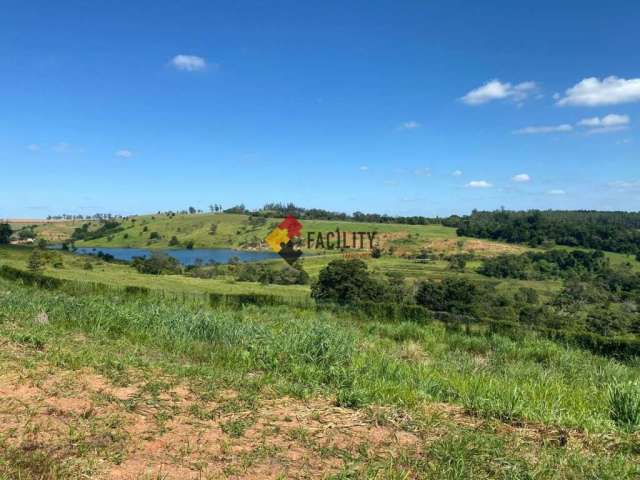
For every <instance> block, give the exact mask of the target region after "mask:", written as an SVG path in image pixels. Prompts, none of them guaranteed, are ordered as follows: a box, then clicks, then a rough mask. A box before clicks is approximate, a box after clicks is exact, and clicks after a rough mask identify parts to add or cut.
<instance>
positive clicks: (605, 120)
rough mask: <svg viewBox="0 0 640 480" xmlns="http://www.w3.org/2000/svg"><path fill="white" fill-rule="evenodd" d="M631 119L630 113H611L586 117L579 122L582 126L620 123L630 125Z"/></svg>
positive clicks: (605, 125)
mask: <svg viewBox="0 0 640 480" xmlns="http://www.w3.org/2000/svg"><path fill="white" fill-rule="evenodd" d="M630 121H631V119H630V118H629V116H628V115H617V114H615V113H610V114H609V115H605V116H604V117H601V118H598V117H591V118H584V119H582V120H580V121H579V122H578V125H580V126H582V127H618V126H620V125H628V124H629V122H630Z"/></svg>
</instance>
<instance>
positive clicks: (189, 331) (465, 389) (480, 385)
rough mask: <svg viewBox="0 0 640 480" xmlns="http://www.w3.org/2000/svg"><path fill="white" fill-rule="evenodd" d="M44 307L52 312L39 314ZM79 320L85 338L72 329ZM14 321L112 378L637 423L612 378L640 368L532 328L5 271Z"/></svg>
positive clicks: (599, 426) (2, 292) (43, 343)
mask: <svg viewBox="0 0 640 480" xmlns="http://www.w3.org/2000/svg"><path fill="white" fill-rule="evenodd" d="M42 311H44V312H46V313H47V314H48V317H49V323H48V324H47V325H36V324H35V322H34V321H33V320H34V318H36V316H37V315H38V314H39V313H40V312H42ZM78 330H81V331H83V332H84V333H85V336H86V337H87V339H88V340H87V341H86V343H82V342H80V343H78V342H77V341H74V340H73V338H74V337H72V336H70V335H69V332H70V331H78ZM3 332H4V334H5V335H7V336H10V337H11V338H12V339H13V340H14V341H16V342H19V343H20V342H23V343H28V344H29V345H38V346H39V348H40V349H42V350H43V352H44V355H46V356H47V358H49V359H50V360H51V361H53V362H56V363H58V364H61V365H64V366H66V367H71V368H80V367H83V366H92V367H95V368H97V369H99V370H100V371H103V372H104V373H106V374H108V375H111V376H114V377H120V376H124V375H126V372H127V370H128V369H132V368H133V369H135V368H139V367H148V366H149V365H156V366H158V367H159V368H160V367H161V368H163V369H165V370H167V371H170V372H172V373H173V374H176V375H181V376H186V377H190V378H192V379H194V381H197V382H200V383H202V384H206V385H207V386H208V388H221V387H231V388H237V389H239V390H242V389H247V388H250V389H254V390H255V389H262V388H265V387H268V388H269V389H275V390H276V391H277V392H280V393H283V394H291V395H296V396H301V397H304V396H307V395H311V394H314V393H318V394H321V395H325V396H329V397H333V398H334V399H335V400H336V401H337V402H338V403H339V404H341V405H345V406H361V405H366V404H387V405H397V406H403V407H413V406H417V405H420V404H422V403H424V402H428V401H432V400H436V401H444V402H452V403H456V404H459V405H461V406H463V407H464V408H465V409H466V410H467V411H468V412H469V413H471V414H473V415H478V416H483V417H487V418H498V419H501V420H503V421H509V422H513V421H517V422H520V421H533V422H544V423H548V424H553V425H558V426H563V427H579V428H585V429H589V430H591V431H610V430H611V429H612V428H615V426H616V425H618V426H619V428H623V427H624V425H626V424H625V423H624V421H623V422H622V423H621V422H620V421H619V420H617V418H618V416H615V417H614V416H613V415H611V408H612V407H611V400H610V398H609V395H608V393H607V392H608V388H609V385H619V384H625V383H626V382H628V381H631V380H633V379H634V378H637V377H638V374H639V373H640V369H639V368H638V367H637V366H633V365H631V364H628V363H621V362H618V361H615V360H612V359H607V358H603V357H599V356H596V355H593V354H590V353H588V352H585V351H581V350H577V349H571V348H568V347H565V346H561V345H559V344H557V343H554V342H552V341H549V340H542V339H539V338H535V337H525V338H522V339H511V338H506V337H503V336H500V335H496V334H489V333H485V334H482V335H468V334H465V333H463V332H456V331H448V330H447V329H445V328H444V327H443V326H441V325H438V324H429V325H425V326H419V325H416V324H414V323H410V322H399V323H394V324H385V323H380V322H366V321H354V319H353V318H352V317H350V316H344V317H343V316H341V315H340V314H334V313H329V312H316V311H312V310H308V309H298V308H295V307H291V306H265V307H255V306H251V307H243V308H241V309H228V308H226V307H220V308H216V309H209V308H203V306H202V303H201V302H197V301H189V300H188V299H185V300H183V301H176V300H174V299H161V298H145V297H141V296H127V295H108V294H85V295H81V296H75V295H71V294H67V293H64V292H59V291H43V290H38V289H33V288H28V287H21V286H16V285H15V284H11V283H8V282H5V281H0V333H3ZM26 334H28V335H29V342H26V341H25V338H27V337H25V336H24V335H26ZM21 335H22V337H21ZM625 395H626V394H625ZM617 397H620V398H630V397H628V395H627V396H626V397H625V396H624V395H622V396H620V395H618V396H617ZM617 397H616V398H617ZM625 402H627V400H616V405H620V406H618V407H615V409H616V411H617V412H619V414H616V415H619V417H620V418H629V412H632V411H633V408H627V407H626V405H633V403H625ZM625 412H626V413H625ZM625 415H626V417H625ZM631 416H632V415H631Z"/></svg>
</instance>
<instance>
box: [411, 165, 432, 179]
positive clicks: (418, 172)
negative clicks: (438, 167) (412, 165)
mask: <svg viewBox="0 0 640 480" xmlns="http://www.w3.org/2000/svg"><path fill="white" fill-rule="evenodd" d="M413 174H414V175H415V176H417V177H430V176H431V169H430V168H428V167H425V168H416V169H415V170H414V171H413Z"/></svg>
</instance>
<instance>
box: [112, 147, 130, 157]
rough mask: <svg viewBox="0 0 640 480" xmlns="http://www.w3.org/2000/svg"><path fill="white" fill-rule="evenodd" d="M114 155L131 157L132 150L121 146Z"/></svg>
mask: <svg viewBox="0 0 640 480" xmlns="http://www.w3.org/2000/svg"><path fill="white" fill-rule="evenodd" d="M116 157H120V158H131V157H133V152H132V151H131V150H129V149H126V148H123V149H122V150H118V151H117V152H116Z"/></svg>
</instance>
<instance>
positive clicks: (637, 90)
mask: <svg viewBox="0 0 640 480" xmlns="http://www.w3.org/2000/svg"><path fill="white" fill-rule="evenodd" d="M638 101H640V78H630V79H628V80H626V79H624V78H618V77H615V76H610V77H606V78H604V79H603V80H600V79H598V78H596V77H590V78H585V79H583V80H582V81H581V82H579V83H577V84H576V85H574V86H573V87H571V88H569V89H567V90H566V92H565V96H564V97H562V98H559V99H558V101H557V102H556V105H560V106H567V105H572V106H583V107H597V106H603V105H618V104H621V103H631V102H638Z"/></svg>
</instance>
